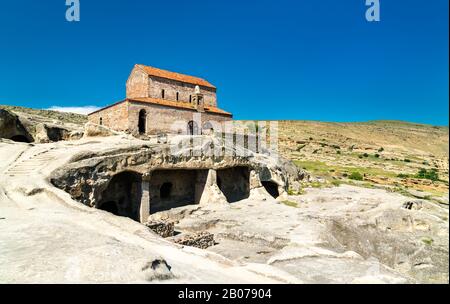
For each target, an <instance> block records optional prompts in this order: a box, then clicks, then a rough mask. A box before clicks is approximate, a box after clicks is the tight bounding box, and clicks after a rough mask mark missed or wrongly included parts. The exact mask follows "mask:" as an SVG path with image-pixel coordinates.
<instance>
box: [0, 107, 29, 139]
mask: <svg viewBox="0 0 450 304" xmlns="http://www.w3.org/2000/svg"><path fill="white" fill-rule="evenodd" d="M0 138H6V139H11V140H14V141H20V142H31V141H33V137H32V136H31V135H30V134H29V132H28V131H27V130H26V129H25V127H24V126H23V125H22V123H21V122H20V120H19V117H18V116H17V115H15V114H13V113H11V112H9V111H7V110H4V109H0Z"/></svg>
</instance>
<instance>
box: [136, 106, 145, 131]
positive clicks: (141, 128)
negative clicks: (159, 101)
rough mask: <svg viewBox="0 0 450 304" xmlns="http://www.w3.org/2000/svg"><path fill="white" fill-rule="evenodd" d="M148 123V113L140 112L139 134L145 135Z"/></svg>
mask: <svg viewBox="0 0 450 304" xmlns="http://www.w3.org/2000/svg"><path fill="white" fill-rule="evenodd" d="M146 123H147V112H145V110H140V111H139V122H138V128H139V134H144V133H145V132H146Z"/></svg>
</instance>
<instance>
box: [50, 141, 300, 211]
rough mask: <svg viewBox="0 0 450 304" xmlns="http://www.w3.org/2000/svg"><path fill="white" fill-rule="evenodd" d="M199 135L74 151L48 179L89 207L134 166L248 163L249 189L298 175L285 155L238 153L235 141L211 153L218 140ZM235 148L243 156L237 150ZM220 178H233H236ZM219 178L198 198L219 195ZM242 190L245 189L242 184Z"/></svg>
mask: <svg viewBox="0 0 450 304" xmlns="http://www.w3.org/2000/svg"><path fill="white" fill-rule="evenodd" d="M181 140H184V138H181ZM202 140H203V141H202V143H201V144H199V145H194V146H186V147H185V148H183V149H181V150H177V149H175V147H176V146H178V145H179V144H180V142H181V141H177V139H173V140H172V141H171V142H170V143H168V144H157V145H149V144H148V143H147V142H143V141H140V144H136V145H131V144H130V146H129V147H128V148H126V149H124V148H121V149H111V150H110V151H107V152H102V153H96V152H95V151H92V152H88V153H86V152H84V153H81V154H78V155H76V156H75V157H73V158H72V161H71V162H70V163H69V164H68V165H65V166H63V167H61V168H59V169H58V170H56V171H54V172H53V174H52V175H51V178H50V180H51V182H52V183H53V184H54V185H55V186H57V187H58V188H61V189H63V190H65V191H66V192H68V193H70V194H71V196H72V198H73V199H75V200H78V201H80V202H81V203H83V204H85V205H88V206H91V207H94V206H97V204H98V202H99V201H101V199H102V192H104V191H105V190H106V188H107V186H108V184H109V183H110V181H111V180H112V179H113V177H114V176H116V175H117V174H120V173H121V172H135V173H136V174H138V175H140V176H142V177H143V178H144V177H145V176H149V178H150V179H151V174H152V172H155V171H158V170H175V169H179V170H185V171H186V170H197V171H198V170H213V171H217V170H225V169H227V168H247V169H248V170H249V175H250V177H253V178H251V180H250V181H249V185H248V189H247V190H248V191H251V190H253V189H256V188H262V184H261V182H260V180H273V181H275V182H276V183H277V185H279V188H280V189H281V191H282V192H286V191H287V190H288V189H289V187H290V185H293V184H295V183H298V182H299V181H300V180H301V178H302V177H303V172H302V171H299V170H298V169H296V168H295V166H292V165H291V164H290V163H289V162H287V161H284V160H282V161H280V160H278V159H276V158H273V157H271V156H270V155H264V154H253V153H252V152H251V151H247V153H246V154H239V153H237V151H236V150H237V149H241V148H239V147H238V148H236V147H234V148H231V147H227V148H226V149H232V150H233V151H234V153H228V154H226V155H222V156H210V155H211V154H210V152H211V151H210V150H209V149H211V147H213V148H212V149H215V148H214V147H216V148H217V146H218V145H220V142H219V141H218V140H217V139H214V138H211V137H203V138H202ZM238 154H239V155H246V156H237V155H238ZM233 155H234V156H233ZM211 179H212V180H211ZM225 182H229V183H236V182H237V180H236V179H234V180H229V181H225ZM225 182H224V183H225ZM219 184H220V182H218V178H217V176H216V175H212V176H209V177H208V178H207V180H206V184H205V186H204V187H203V189H202V193H205V194H207V198H205V197H202V198H201V199H200V201H199V202H205V201H207V203H214V201H215V200H216V199H217V200H220V199H221V197H222V198H223V195H220V189H219V188H220V187H222V188H223V187H226V185H225V184H222V185H219ZM230 189H231V188H230ZM241 190H242V191H245V187H244V188H241ZM244 196H245V195H244ZM247 197H248V196H247Z"/></svg>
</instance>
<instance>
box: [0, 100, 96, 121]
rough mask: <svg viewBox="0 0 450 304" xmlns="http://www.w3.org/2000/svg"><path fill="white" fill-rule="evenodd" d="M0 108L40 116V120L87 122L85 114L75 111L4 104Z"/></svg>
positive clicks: (20, 114)
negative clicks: (66, 111) (67, 111)
mask: <svg viewBox="0 0 450 304" xmlns="http://www.w3.org/2000/svg"><path fill="white" fill-rule="evenodd" d="M0 108H3V109H6V110H8V111H11V112H13V113H15V114H17V115H19V116H26V117H30V116H34V117H36V118H40V119H41V120H53V121H55V120H56V121H59V122H61V123H69V124H76V125H83V124H85V123H86V122H87V120H88V119H87V115H82V114H75V113H65V112H58V111H49V110H38V109H31V108H25V107H16V106H5V105H0Z"/></svg>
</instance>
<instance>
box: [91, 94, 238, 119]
mask: <svg viewBox="0 0 450 304" xmlns="http://www.w3.org/2000/svg"><path fill="white" fill-rule="evenodd" d="M126 101H128V102H133V101H134V102H142V103H149V104H155V105H160V106H167V107H173V108H179V109H187V110H194V111H195V110H196V108H195V106H194V105H193V104H190V103H187V102H179V101H170V100H166V99H159V98H151V97H140V98H127V99H124V100H122V101H119V102H116V103H114V104H112V105H109V106H106V107H104V108H101V109H99V110H97V111H95V112H92V113H89V114H88V115H92V114H94V113H98V112H101V111H103V110H105V109H108V108H111V107H113V106H116V105H118V104H120V103H122V102H126ZM204 110H205V112H206V113H214V114H220V115H226V116H230V117H232V116H233V115H232V114H231V113H229V112H226V111H224V110H222V109H219V108H217V107H211V106H206V105H205V106H204Z"/></svg>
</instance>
